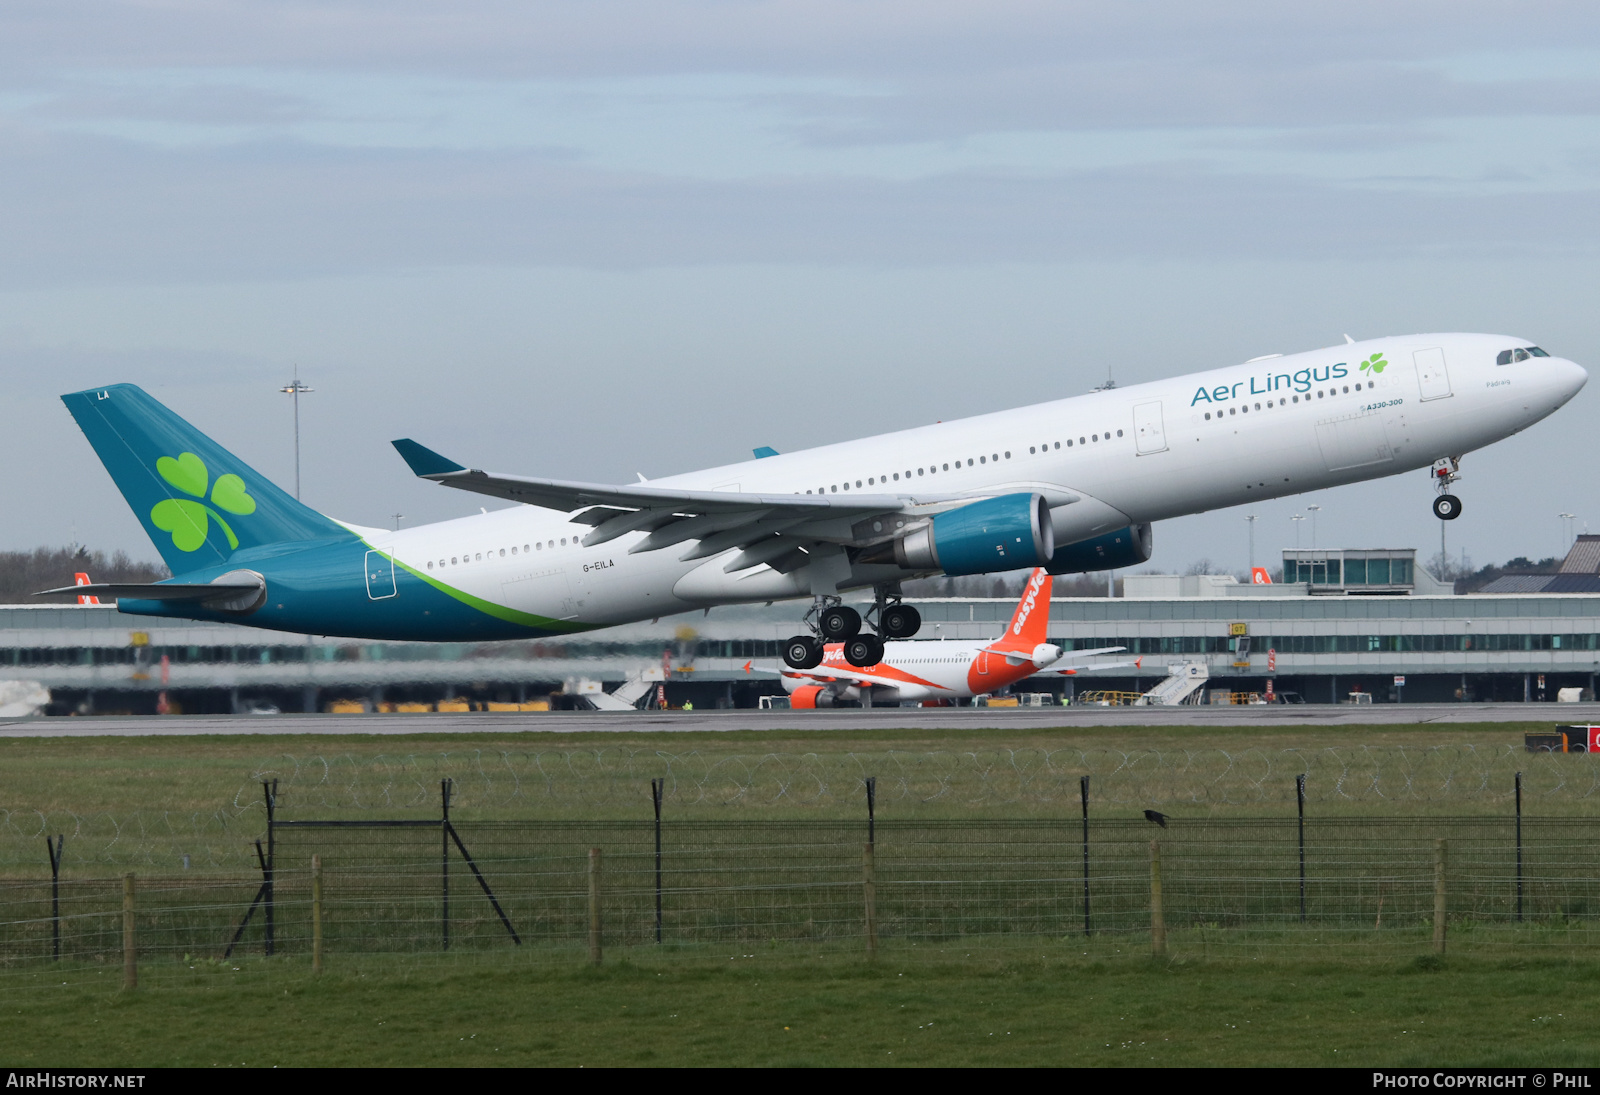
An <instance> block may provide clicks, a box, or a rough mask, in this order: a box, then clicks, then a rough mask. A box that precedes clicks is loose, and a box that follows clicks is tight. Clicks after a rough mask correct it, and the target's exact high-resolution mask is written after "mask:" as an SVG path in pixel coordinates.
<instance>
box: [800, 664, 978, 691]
mask: <svg viewBox="0 0 1600 1095" xmlns="http://www.w3.org/2000/svg"><path fill="white" fill-rule="evenodd" d="M779 673H780V674H781V675H782V676H785V677H799V678H804V679H806V680H811V681H815V682H816V683H817V684H833V683H835V682H837V681H843V682H845V683H846V684H870V685H874V686H876V685H884V686H887V687H893V686H895V685H899V684H915V685H921V686H922V687H924V688H938V689H941V690H942V691H949V689H946V688H944V687H943V686H942V685H937V684H934V683H933V682H932V681H925V680H921V679H920V678H917V677H909V678H908V679H906V680H892V679H885V678H884V676H883V675H882V674H881V673H880V674H873V673H868V672H866V671H864V670H860V669H855V668H852V667H851V666H848V665H827V666H823V665H819V666H817V667H816V668H815V669H789V668H787V667H785V668H783V669H781V670H779Z"/></svg>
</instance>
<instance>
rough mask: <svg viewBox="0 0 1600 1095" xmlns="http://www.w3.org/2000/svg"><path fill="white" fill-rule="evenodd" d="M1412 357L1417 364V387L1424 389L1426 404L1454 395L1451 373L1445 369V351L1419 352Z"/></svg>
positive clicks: (1436, 349) (1423, 397)
mask: <svg viewBox="0 0 1600 1095" xmlns="http://www.w3.org/2000/svg"><path fill="white" fill-rule="evenodd" d="M1411 356H1412V358H1413V359H1414V360H1415V361H1416V363H1417V387H1418V388H1420V389H1422V399H1423V401H1424V402H1426V401H1427V400H1430V399H1443V398H1445V397H1446V396H1448V395H1450V394H1452V393H1451V391H1450V371H1449V370H1448V369H1446V368H1445V364H1444V351H1443V350H1441V349H1438V348H1434V349H1430V350H1418V351H1416V352H1415V353H1414V354H1412V355H1411Z"/></svg>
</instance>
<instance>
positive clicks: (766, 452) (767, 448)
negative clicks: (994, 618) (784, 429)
mask: <svg viewBox="0 0 1600 1095" xmlns="http://www.w3.org/2000/svg"><path fill="white" fill-rule="evenodd" d="M750 451H751V452H753V453H755V454H756V459H757V460H765V459H766V458H767V457H769V456H777V455H778V450H777V449H775V448H773V447H772V446H771V445H762V446H761V447H760V448H756V449H751V450H750Z"/></svg>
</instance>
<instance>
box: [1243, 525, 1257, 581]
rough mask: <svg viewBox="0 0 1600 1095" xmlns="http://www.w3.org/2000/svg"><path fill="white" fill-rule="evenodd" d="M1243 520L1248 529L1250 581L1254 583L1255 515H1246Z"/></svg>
mask: <svg viewBox="0 0 1600 1095" xmlns="http://www.w3.org/2000/svg"><path fill="white" fill-rule="evenodd" d="M1244 519H1245V521H1246V522H1247V525H1248V527H1249V529H1250V571H1251V575H1250V580H1251V581H1252V582H1253V581H1255V569H1256V515H1255V514H1253V513H1247V514H1245V515H1244Z"/></svg>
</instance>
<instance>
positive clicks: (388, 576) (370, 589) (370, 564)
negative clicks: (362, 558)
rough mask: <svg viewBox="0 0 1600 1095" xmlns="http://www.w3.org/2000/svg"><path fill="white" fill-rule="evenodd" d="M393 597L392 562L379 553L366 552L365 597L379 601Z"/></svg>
mask: <svg viewBox="0 0 1600 1095" xmlns="http://www.w3.org/2000/svg"><path fill="white" fill-rule="evenodd" d="M394 595H395V585H394V560H393V559H391V558H390V557H389V556H387V555H385V554H384V553H383V552H381V551H369V552H367V596H368V597H370V598H372V599H373V600H374V601H381V600H383V599H384V598H385V597H393V596H394Z"/></svg>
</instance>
